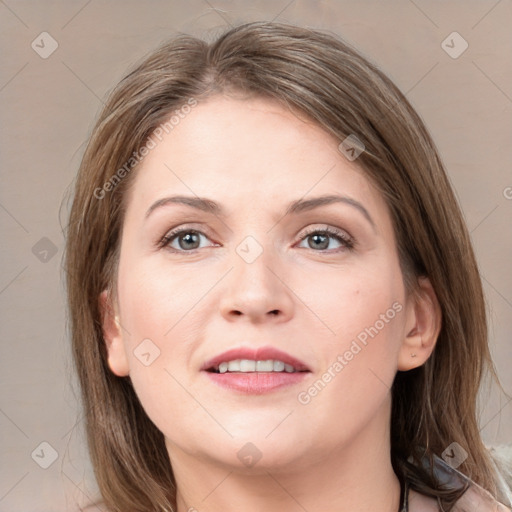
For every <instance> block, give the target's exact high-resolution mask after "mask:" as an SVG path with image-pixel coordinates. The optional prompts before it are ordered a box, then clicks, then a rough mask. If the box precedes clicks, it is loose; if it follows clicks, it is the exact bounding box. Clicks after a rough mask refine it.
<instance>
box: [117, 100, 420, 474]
mask: <svg viewBox="0 0 512 512" xmlns="http://www.w3.org/2000/svg"><path fill="white" fill-rule="evenodd" d="M355 135H356V136H357V134H355ZM160 138H161V139H162V140H161V141H159V140H158V138H156V137H153V139H154V140H155V141H156V142H157V144H156V146H155V147H154V148H153V149H150V151H149V154H148V155H147V156H146V157H145V159H144V161H143V163H142V165H141V167H140V168H139V169H138V171H137V173H138V174H137V176H136V178H135V181H134V183H133V189H132V190H131V192H130V196H129V197H128V198H127V199H128V202H127V210H126V216H125V220H124V227H123V233H122V241H121V253H120V262H119V274H118V294H119V302H118V309H117V312H118V315H119V323H120V325H121V328H120V329H119V330H118V331H117V333H116V332H115V331H112V330H111V331H109V333H110V334H109V336H108V340H107V345H108V350H109V364H110V367H111V369H112V370H113V371H114V373H116V374H117V375H120V376H121V375H129V376H130V378H131V380H132V382H133V385H134V388H135V390H136V393H137V395H138V396H139V398H140V401H141V403H142V405H143V407H144V409H145V410H146V412H147V414H148V415H149V417H150V418H151V420H152V421H153V422H154V423H155V424H156V426H157V427H158V428H159V429H160V430H161V431H162V432H163V433H164V435H165V438H166V443H167V447H168V450H169V453H170V456H171V461H173V459H174V460H176V461H179V460H180V457H185V456H190V455H193V456H194V458H195V460H197V461H209V462H212V461H216V462H217V463H220V464H226V465H228V466H231V467H233V466H237V467H239V468H240V467H244V466H247V467H251V466H254V468H253V470H256V469H257V468H269V467H274V468H275V467H277V466H280V467H290V468H291V467H296V463H297V462H298V461H299V460H300V463H301V464H302V465H304V464H306V463H307V462H308V461H309V462H310V463H311V464H314V463H315V462H319V461H321V460H322V459H325V457H327V456H329V455H332V454H335V453H341V452H340V450H346V449H348V447H353V446H355V445H356V442H363V440H364V439H365V438H367V439H370V438H372V439H374V438H375V437H377V438H378V439H379V443H380V442H382V440H383V439H384V437H385V436H389V430H388V422H389V407H390V386H391V384H392V381H393V378H394V376H395V373H396V371H397V369H399V368H400V365H399V360H400V354H401V351H402V350H403V344H404V340H405V339H406V337H407V333H408V331H409V330H410V329H411V328H412V327H413V326H414V321H415V320H414V312H413V309H412V307H411V304H409V302H408V300H407V298H406V293H405V290H404V284H403V280H402V274H401V270H400V266H399V260H398V254H397V248H396V241H395V239H394V234H393V228H392V223H391V219H390V215H389V212H388V209H387V206H386V204H385V202H384V200H383V198H382V197H381V195H380V194H379V193H378V192H377V190H376V189H375V188H373V186H372V185H371V184H370V182H369V181H368V179H366V178H365V177H364V174H363V173H362V172H361V171H360V170H359V169H358V167H357V159H356V160H354V161H350V160H349V159H347V158H346V157H345V156H344V154H343V153H342V152H341V151H340V150H339V149H338V144H339V142H340V141H337V140H335V139H334V138H333V137H331V136H330V135H328V134H327V133H326V132H324V131H323V130H321V129H320V128H319V127H317V126H316V125H314V124H312V123H309V122H305V121H303V120H299V119H298V118H297V117H295V116H294V115H292V114H291V113H290V112H289V111H287V110H285V109H283V108H282V107H280V106H278V105H277V104H276V103H274V102H271V101H269V100H265V99H250V100H247V99H245V100H236V99H232V98H228V97H221V96H216V97H214V98H210V100H208V101H206V102H200V103H199V104H198V105H197V106H195V107H194V108H193V109H191V111H190V113H189V114H188V115H186V116H182V118H180V119H179V123H178V124H177V125H175V126H174V128H173V129H172V131H169V133H168V134H166V133H165V132H164V134H163V136H162V134H161V133H160ZM173 196H183V197H186V198H188V199H187V201H188V204H185V203H184V202H173V201H172V200H171V199H170V198H172V197H173ZM322 196H332V197H336V198H337V200H336V201H326V202H325V203H324V204H322V203H321V202H320V201H319V202H316V201H313V202H311V201H312V200H316V199H318V198H320V197H322ZM199 198H204V199H205V201H207V202H205V203H201V202H200V201H199ZM214 203H215V205H216V206H215V208H213V207H212V205H213V204H214ZM193 204H195V205H196V206H197V207H194V206H192V205H193ZM207 206H208V207H207ZM175 229H183V232H182V233H181V235H177V236H172V235H171V236H168V235H169V233H170V232H171V231H173V230H175ZM326 229H328V230H330V231H331V232H332V233H324V231H325V230H326ZM166 236H168V238H167V240H166V241H164V242H162V240H163V239H164V238H165V237H166ZM228 351H229V352H230V353H229V354H226V355H223V354H224V353H226V352H228ZM219 356H220V358H219ZM237 360H246V361H243V362H242V363H238V366H237V362H236V361H237ZM251 360H259V361H263V362H259V363H253V362H252V361H251ZM230 361H231V363H230ZM220 363H224V364H220ZM283 363H286V364H287V365H288V364H292V367H293V370H294V371H293V372H288V371H287V370H290V369H292V368H291V367H290V366H286V367H285V369H284V370H283ZM299 363H300V364H299ZM301 365H302V366H301ZM226 368H228V370H227V371H225V370H226ZM216 370H218V371H219V373H216ZM242 370H246V372H244V373H242ZM298 370H306V371H298Z"/></svg>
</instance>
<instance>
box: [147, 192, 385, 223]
mask: <svg viewBox="0 0 512 512" xmlns="http://www.w3.org/2000/svg"><path fill="white" fill-rule="evenodd" d="M333 203H343V204H347V205H349V206H352V207H354V208H355V209H357V210H358V211H359V212H360V213H361V214H362V215H363V216H364V217H365V218H366V220H367V221H368V222H369V223H370V224H371V226H372V227H373V229H374V230H375V229H376V226H375V222H374V221H373V219H372V217H371V215H370V214H369V212H368V210H367V209H366V208H365V207H364V206H363V205H362V204H361V203H360V202H359V201H357V200H356V199H353V198H352V197H348V196H341V195H337V194H330V195H324V196H319V197H314V198H311V199H302V198H301V199H297V200H295V201H292V202H291V203H290V204H289V205H288V206H287V208H286V210H285V213H284V216H286V215H293V214H298V213H302V212H305V211H310V210H313V209H314V208H318V207H320V206H326V205H329V204H333ZM170 204H184V205H186V206H190V207H192V208H196V209H198V210H202V211H204V212H206V213H211V214H213V215H215V216H219V217H226V216H227V215H226V212H225V210H224V208H223V207H222V206H221V205H220V204H219V203H217V202H215V201H213V200H212V199H208V198H206V197H198V196H195V197H194V196H182V195H177V196H169V197H163V198H161V199H158V200H157V201H155V202H154V203H153V204H152V205H151V206H150V207H149V208H148V210H147V212H146V216H145V217H146V219H147V218H148V217H149V216H150V215H151V213H152V212H153V211H155V210H156V209H158V208H162V207H165V206H168V205H170Z"/></svg>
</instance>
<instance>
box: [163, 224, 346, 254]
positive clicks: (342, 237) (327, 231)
mask: <svg viewBox="0 0 512 512" xmlns="http://www.w3.org/2000/svg"><path fill="white" fill-rule="evenodd" d="M182 233H194V234H197V235H205V236H206V234H205V233H203V232H201V231H198V230H196V229H192V228H187V227H184V228H179V229H175V230H172V231H170V232H169V233H167V234H166V235H165V236H164V237H162V239H161V240H160V241H159V242H158V244H157V245H158V248H159V249H163V248H167V249H168V250H169V251H171V252H173V253H195V252H197V251H198V250H199V249H192V250H190V251H186V250H183V249H173V248H170V247H169V244H170V243H171V242H172V241H173V240H174V239H175V238H177V237H178V236H179V235H181V234H182ZM317 233H319V234H323V235H329V236H331V237H333V238H335V239H336V240H338V241H339V242H340V243H341V244H342V246H343V247H338V248H337V249H331V250H328V249H321V250H319V251H316V250H315V249H311V248H310V247H308V249H310V250H311V251H313V252H318V253H321V254H322V253H328V254H332V253H337V252H341V251H344V250H349V251H351V250H353V249H354V245H355V240H354V239H353V238H352V237H351V236H350V235H348V234H347V233H345V232H344V231H340V230H338V229H336V228H332V227H330V226H326V227H325V228H322V229H319V228H311V229H309V230H307V231H306V232H305V233H304V234H303V235H302V237H301V239H300V240H299V241H300V242H302V241H303V240H305V239H306V238H308V237H309V236H311V235H313V234H317Z"/></svg>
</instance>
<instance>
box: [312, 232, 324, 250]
mask: <svg viewBox="0 0 512 512" xmlns="http://www.w3.org/2000/svg"><path fill="white" fill-rule="evenodd" d="M318 238H323V239H324V243H323V244H322V243H321V242H320V243H321V244H322V247H321V249H326V248H327V246H328V245H329V239H328V237H327V236H326V235H318V234H316V235H313V236H312V239H314V240H315V241H318ZM325 242H327V244H326V243H325ZM310 245H311V244H310ZM315 248H316V249H318V245H317V246H316V247H313V249H315Z"/></svg>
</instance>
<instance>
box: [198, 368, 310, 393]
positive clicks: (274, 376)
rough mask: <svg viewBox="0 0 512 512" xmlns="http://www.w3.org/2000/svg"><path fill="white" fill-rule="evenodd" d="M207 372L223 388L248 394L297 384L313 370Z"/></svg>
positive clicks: (267, 391) (266, 391)
mask: <svg viewBox="0 0 512 512" xmlns="http://www.w3.org/2000/svg"><path fill="white" fill-rule="evenodd" d="M205 373H206V374H207V375H208V377H209V378H210V379H211V380H212V381H213V382H215V384H217V385H218V386H221V387H223V388H226V389H230V390H232V391H238V392H240V393H244V394H247V395H261V394H263V393H269V392H270V391H275V390H277V389H280V388H283V387H286V386H292V385H294V384H297V383H299V382H301V381H302V380H304V378H305V377H306V375H309V374H310V373H311V372H292V373H287V372H268V373H265V372H261V373H260V372H250V373H236V372H233V373H213V372H205Z"/></svg>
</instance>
